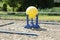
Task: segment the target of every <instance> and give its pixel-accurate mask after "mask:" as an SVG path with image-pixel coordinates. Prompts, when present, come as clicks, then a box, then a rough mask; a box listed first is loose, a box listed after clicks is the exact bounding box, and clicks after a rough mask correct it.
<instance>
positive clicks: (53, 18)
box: [0, 15, 60, 21]
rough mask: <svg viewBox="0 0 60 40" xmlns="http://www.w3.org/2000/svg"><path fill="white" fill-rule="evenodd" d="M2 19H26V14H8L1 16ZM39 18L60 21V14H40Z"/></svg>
mask: <svg viewBox="0 0 60 40" xmlns="http://www.w3.org/2000/svg"><path fill="white" fill-rule="evenodd" d="M0 18H1V19H19V20H21V19H22V20H26V16H13V15H12V16H10V15H6V16H1V17H0ZM39 20H43V21H60V16H47V15H45V16H43V15H39Z"/></svg>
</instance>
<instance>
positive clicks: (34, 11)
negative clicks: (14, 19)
mask: <svg viewBox="0 0 60 40" xmlns="http://www.w3.org/2000/svg"><path fill="white" fill-rule="evenodd" d="M26 14H27V15H28V16H29V18H35V17H36V15H37V14H38V9H37V8H36V7H34V6H30V7H28V8H27V9H26Z"/></svg>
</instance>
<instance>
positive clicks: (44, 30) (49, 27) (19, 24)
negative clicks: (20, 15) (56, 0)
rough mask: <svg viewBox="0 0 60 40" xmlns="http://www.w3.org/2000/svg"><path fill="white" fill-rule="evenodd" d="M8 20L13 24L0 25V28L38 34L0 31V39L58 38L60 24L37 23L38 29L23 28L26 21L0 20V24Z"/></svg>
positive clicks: (59, 35)
mask: <svg viewBox="0 0 60 40" xmlns="http://www.w3.org/2000/svg"><path fill="white" fill-rule="evenodd" d="M9 22H14V24H11V25H6V26H2V27H0V30H8V31H14V32H25V33H35V34H37V35H38V36H31V35H30V36H28V35H18V34H6V33H0V40H60V25H57V24H55V25H53V24H39V25H40V27H41V29H40V30H34V29H33V30H32V29H25V28H24V27H25V25H26V21H16V20H0V25H2V24H5V23H9Z"/></svg>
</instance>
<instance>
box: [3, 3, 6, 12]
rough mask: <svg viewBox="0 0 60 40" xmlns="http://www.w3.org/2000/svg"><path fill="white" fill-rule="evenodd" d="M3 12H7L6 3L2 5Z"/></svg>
mask: <svg viewBox="0 0 60 40" xmlns="http://www.w3.org/2000/svg"><path fill="white" fill-rule="evenodd" d="M3 11H7V4H6V3H4V4H3Z"/></svg>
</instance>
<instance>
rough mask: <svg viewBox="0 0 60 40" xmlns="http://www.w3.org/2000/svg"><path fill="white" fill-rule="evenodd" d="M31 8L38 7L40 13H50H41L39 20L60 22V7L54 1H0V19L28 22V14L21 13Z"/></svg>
mask: <svg viewBox="0 0 60 40" xmlns="http://www.w3.org/2000/svg"><path fill="white" fill-rule="evenodd" d="M29 6H35V7H37V8H38V10H39V12H50V13H39V20H52V21H60V19H59V18H60V13H58V12H60V7H55V4H54V1H53V0H0V19H24V20H26V14H25V13H21V12H25V10H26V8H27V7H29ZM16 12H17V13H16ZM51 12H57V13H51Z"/></svg>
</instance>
